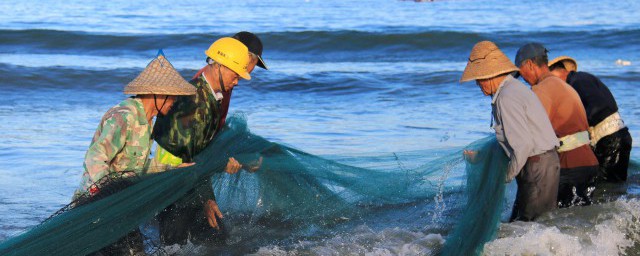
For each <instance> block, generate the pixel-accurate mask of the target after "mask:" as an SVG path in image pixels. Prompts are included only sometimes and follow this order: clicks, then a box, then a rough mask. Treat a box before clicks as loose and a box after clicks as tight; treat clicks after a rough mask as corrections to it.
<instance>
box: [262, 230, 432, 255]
mask: <svg viewBox="0 0 640 256" xmlns="http://www.w3.org/2000/svg"><path fill="white" fill-rule="evenodd" d="M443 244H444V239H443V238H442V236H441V235H440V234H425V233H422V232H414V231H409V230H405V229H401V228H388V229H384V230H381V231H374V230H372V229H370V228H369V227H367V226H359V227H357V228H355V229H354V230H353V231H352V232H349V233H344V234H341V235H338V236H335V237H333V238H329V239H325V240H321V241H301V242H298V243H297V244H295V245H293V246H292V248H282V247H278V246H268V247H262V248H260V249H259V250H258V251H257V252H256V253H255V254H254V255H274V256H276V255H278V256H280V255H372V256H373V255H430V254H433V253H435V251H436V250H437V249H439V248H441V247H442V245H443Z"/></svg>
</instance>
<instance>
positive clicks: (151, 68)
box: [124, 53, 196, 95]
mask: <svg viewBox="0 0 640 256" xmlns="http://www.w3.org/2000/svg"><path fill="white" fill-rule="evenodd" d="M124 93H125V94H158V95H194V94H195V93H196V88H195V87H194V86H193V85H191V84H190V83H189V82H187V81H186V80H184V78H182V76H181V75H180V73H178V71H177V70H176V69H175V68H173V65H171V63H169V60H167V59H166V58H165V57H164V54H162V53H158V56H157V57H156V58H155V59H153V60H152V61H151V62H149V64H148V65H147V67H146V68H145V69H144V70H143V71H142V73H140V75H138V77H136V79H134V80H133V81H131V82H130V83H129V84H128V85H127V86H125V87H124Z"/></svg>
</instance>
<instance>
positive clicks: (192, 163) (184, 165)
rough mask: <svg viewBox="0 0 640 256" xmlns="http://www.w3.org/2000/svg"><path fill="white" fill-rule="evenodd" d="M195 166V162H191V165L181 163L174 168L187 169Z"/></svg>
mask: <svg viewBox="0 0 640 256" xmlns="http://www.w3.org/2000/svg"><path fill="white" fill-rule="evenodd" d="M194 164H196V162H191V163H181V164H179V165H178V166H176V168H182V167H189V166H192V165H194Z"/></svg>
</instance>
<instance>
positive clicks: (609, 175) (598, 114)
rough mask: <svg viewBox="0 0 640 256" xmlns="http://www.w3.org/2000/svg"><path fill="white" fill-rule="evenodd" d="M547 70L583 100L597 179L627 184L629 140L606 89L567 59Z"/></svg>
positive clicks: (571, 60) (563, 58)
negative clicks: (597, 170)
mask: <svg viewBox="0 0 640 256" xmlns="http://www.w3.org/2000/svg"><path fill="white" fill-rule="evenodd" d="M549 70H551V73H552V74H554V75H555V76H557V77H559V78H560V79H562V80H563V81H566V82H567V83H568V84H569V85H571V87H573V89H575V90H576V92H578V95H579V96H580V100H582V104H583V105H584V108H585V111H586V112H587V121H588V123H589V135H590V138H591V147H592V148H593V152H594V153H595V154H596V157H597V158H598V162H599V163H600V168H599V172H598V179H599V180H603V181H608V182H623V181H626V180H627V168H628V167H629V154H630V153H631V145H632V144H631V143H632V139H631V134H629V129H628V128H627V127H626V125H625V124H624V121H623V120H622V118H621V117H620V114H619V113H618V104H617V103H616V100H615V99H614V98H613V95H612V94H611V91H609V88H608V87H607V86H606V85H605V84H604V83H602V81H600V79H598V78H597V77H596V76H594V75H592V74H589V73H587V72H578V71H577V70H578V63H577V62H576V60H575V59H573V58H571V57H568V56H560V57H557V58H555V59H553V60H551V61H549Z"/></svg>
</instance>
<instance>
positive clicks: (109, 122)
mask: <svg viewBox="0 0 640 256" xmlns="http://www.w3.org/2000/svg"><path fill="white" fill-rule="evenodd" d="M130 118H132V117H131V116H130V115H127V114H125V113H122V112H114V113H112V114H111V115H110V116H108V117H106V118H105V119H104V121H103V122H101V126H100V127H98V131H97V132H96V136H97V137H95V138H94V141H93V142H92V143H91V146H90V147H89V150H87V154H86V156H85V158H84V169H85V171H86V172H87V173H88V174H89V177H90V178H91V180H92V181H93V182H96V181H98V180H100V178H102V177H104V176H105V175H107V174H108V173H109V163H111V161H112V160H113V159H114V158H115V156H116V154H118V152H120V151H121V150H122V149H123V148H124V144H125V141H126V137H127V125H128V123H129V122H130V121H131V120H128V119H130ZM98 134H99V135H98Z"/></svg>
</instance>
